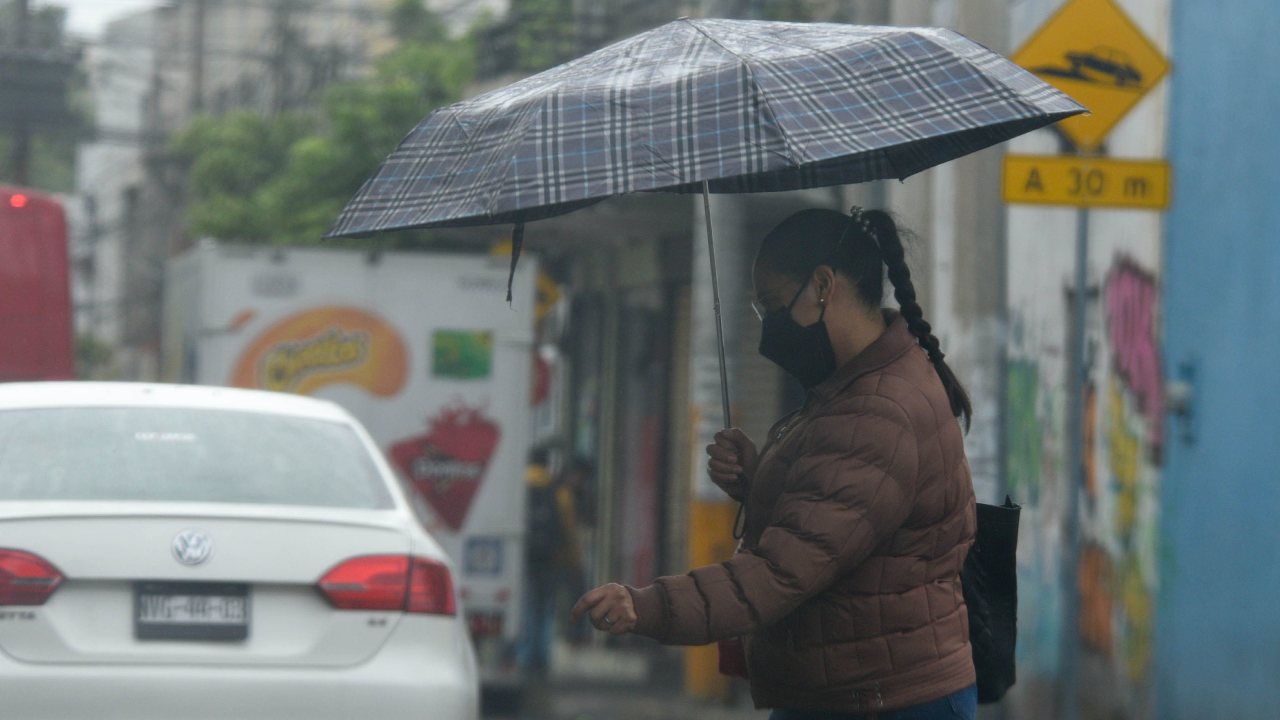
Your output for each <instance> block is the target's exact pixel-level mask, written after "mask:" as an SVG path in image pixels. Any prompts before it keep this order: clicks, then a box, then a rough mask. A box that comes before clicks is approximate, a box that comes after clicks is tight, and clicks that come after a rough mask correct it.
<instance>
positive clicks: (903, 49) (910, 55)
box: [329, 19, 1085, 236]
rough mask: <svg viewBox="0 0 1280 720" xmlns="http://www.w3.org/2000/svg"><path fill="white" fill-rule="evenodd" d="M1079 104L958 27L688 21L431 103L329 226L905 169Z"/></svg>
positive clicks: (383, 225) (523, 215)
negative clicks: (480, 91)
mask: <svg viewBox="0 0 1280 720" xmlns="http://www.w3.org/2000/svg"><path fill="white" fill-rule="evenodd" d="M1084 111H1085V109H1084V108H1083V107H1081V106H1080V105H1079V104H1077V103H1076V102H1075V101H1073V100H1071V99H1070V98H1069V97H1067V96H1066V95H1064V94H1062V93H1061V92H1059V91H1058V90H1056V89H1054V88H1053V87H1052V86H1050V85H1048V84H1046V83H1044V82H1042V81H1040V80H1039V79H1037V78H1036V77H1035V76H1033V75H1031V74H1030V73H1028V72H1026V71H1025V70H1023V69H1021V68H1019V67H1018V66H1017V65H1014V64H1013V63H1012V62H1010V61H1009V60H1007V59H1005V58H1003V57H1001V56H1000V55H998V54H996V53H993V52H991V51H990V50H988V49H986V48H984V47H982V46H981V45H978V44H977V43H974V42H973V41H971V40H969V39H967V38H965V37H963V36H961V35H959V34H957V33H955V32H952V31H950V30H945V29H935V28H897V27H867V26H854V25H836V24H799V23H775V22H758V21H744V20H691V19H681V20H677V21H675V22H672V23H668V24H667V25H663V26H661V27H659V28H656V29H654V30H651V31H649V32H646V33H642V34H640V35H637V36H635V37H632V38H630V39H627V40H623V41H621V42H619V43H616V44H614V45H611V46H609V47H606V48H604V49H602V50H599V51H597V52H595V53H592V54H590V55H587V56H584V57H582V58H579V59H577V60H574V61H571V62H569V63H566V64H564V65H560V66H557V67H555V68H552V69H550V70H547V71H546V72H543V73H540V74H538V75H534V76H532V77H529V78H527V79H525V80H522V81H520V82H517V83H514V84H512V85H509V86H507V87H505V88H502V89H499V90H495V91H493V92H490V93H487V94H484V95H481V96H478V97H476V98H473V99H471V100H467V101H464V102H460V103H457V104H454V105H451V106H449V107H445V108H442V109H440V110H438V111H436V112H434V113H432V114H431V115H430V116H428V117H427V118H426V119H425V120H423V121H422V122H421V123H420V124H419V125H418V126H417V127H416V128H414V129H413V131H412V132H410V133H409V135H408V136H407V137H406V138H405V139H404V141H403V142H402V143H401V144H400V147H399V148H397V149H396V151H395V152H393V153H392V154H391V156H390V157H389V158H388V159H387V160H386V162H385V163H383V165H382V167H381V168H379V170H378V171H377V173H376V174H375V175H374V176H373V177H371V178H370V179H369V180H368V181H366V183H365V184H364V186H363V187H362V188H361V189H360V191H359V192H358V193H357V194H356V196H355V197H354V198H353V199H352V200H351V201H350V202H349V203H348V205H347V207H346V208H345V209H344V210H343V212H342V214H341V215H340V216H339V217H338V219H337V221H336V222H335V224H334V225H333V227H332V228H331V229H330V231H329V235H330V236H337V235H361V234H366V233H371V232H376V231H380V230H394V229H408V228H426V227H444V226H459V225H486V224H494V223H506V222H514V223H521V222H525V221H529V220H536V219H539V218H545V217H551V216H553V215H558V214H561V213H565V212H569V211H571V210H574V209H577V208H580V207H583V206H585V205H588V204H590V203H593V202H597V201H599V200H603V199H605V198H608V197H610V196H613V195H619V194H623V193H630V192H637V191H676V192H690V191H700V190H703V189H704V185H703V183H706V186H705V188H706V189H708V190H710V191H711V192H732V193H738V192H761V191H776V190H795V189H801V188H810V187H821V186H827V185H839V184H846V183H855V182H863V181H867V180H878V179H886V178H898V179H901V178H905V177H907V176H909V175H912V174H914V173H917V172H920V171H921V170H925V169H927V168H929V167H932V166H934V165H937V164H940V163H943V162H946V161H948V160H951V159H954V158H957V157H960V156H962V155H965V154H968V153H970V152H973V151H975V150H980V149H982V148H985V147H988V146H990V145H994V144H996V143H999V142H1003V141H1005V140H1008V139H1009V138H1012V137H1015V136H1017V135H1020V134H1022V133H1025V132H1029V131H1031V130H1034V129H1036V128H1040V127H1043V126H1045V125H1049V124H1051V123H1053V122H1056V121H1058V120H1061V119H1063V118H1066V117H1069V116H1071V115H1075V114H1078V113H1082V112H1084Z"/></svg>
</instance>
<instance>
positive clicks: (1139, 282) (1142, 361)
mask: <svg viewBox="0 0 1280 720" xmlns="http://www.w3.org/2000/svg"><path fill="white" fill-rule="evenodd" d="M1157 293H1158V288H1157V287H1156V282H1155V276H1154V275H1152V274H1151V273H1149V272H1147V271H1145V270H1143V269H1142V268H1141V267H1139V266H1138V264H1137V263H1136V262H1135V261H1134V260H1132V259H1130V258H1128V257H1124V256H1121V257H1120V258H1119V259H1118V260H1117V262H1116V264H1115V266H1114V267H1113V268H1112V269H1111V272H1110V273H1109V274H1108V275H1107V286H1106V292H1105V297H1106V312H1107V339H1108V340H1109V341H1110V345H1111V353H1112V360H1113V365H1114V368H1115V372H1116V374H1117V375H1119V377H1120V378H1121V379H1122V380H1123V382H1124V385H1125V387H1126V390H1127V391H1128V392H1129V393H1130V394H1131V396H1132V397H1133V399H1134V400H1135V401H1136V404H1137V407H1138V408H1139V409H1140V410H1141V412H1142V416H1143V418H1145V419H1146V421H1147V436H1146V438H1147V445H1148V449H1149V450H1150V452H1151V453H1152V454H1153V457H1154V458H1155V459H1156V460H1157V461H1158V460H1159V457H1160V449H1161V444H1162V442H1163V439H1164V388H1163V379H1162V377H1163V373H1162V371H1161V368H1160V350H1159V344H1158V343H1159V338H1158V336H1157V333H1156V327H1157V324H1158V322H1159V317H1158V316H1157V315H1156V298H1157Z"/></svg>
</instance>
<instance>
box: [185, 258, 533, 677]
mask: <svg viewBox="0 0 1280 720" xmlns="http://www.w3.org/2000/svg"><path fill="white" fill-rule="evenodd" d="M536 267H537V266H536V259H534V258H530V259H529V261H527V262H523V263H521V266H520V268H519V270H518V272H517V273H516V276H515V283H514V290H515V295H514V297H515V301H514V302H513V303H512V304H511V305H510V306H508V305H507V303H506V301H505V298H506V289H507V277H508V271H509V269H510V267H509V260H508V259H506V258H497V257H491V256H485V255H463V254H435V253H407V252H365V251H355V250H343V249H312V248H296V249H293V248H291V249H275V248H262V247H246V246H233V245H223V244H217V243H213V242H203V243H201V244H199V245H198V246H196V247H195V248H193V249H192V250H190V251H189V252H187V253H186V254H184V255H182V256H180V257H178V258H175V259H174V260H172V261H171V262H170V265H169V268H168V275H167V283H166V291H165V321H164V334H163V343H164V352H163V356H164V376H165V378H166V379H167V380H170V381H173V382H194V383H200V384H208V385H225V386H234V387H247V388H259V389H266V390H274V391H279V392H286V393H299V394H305V395H314V396H318V397H323V398H326V399H329V400H333V401H335V402H337V403H339V404H340V405H342V406H343V407H345V408H347V409H348V410H349V411H350V412H352V413H353V414H355V415H356V417H358V418H359V419H360V420H361V421H362V422H363V423H364V424H365V425H366V426H367V427H368V429H369V431H370V433H371V434H372V435H373V437H374V439H375V440H377V442H378V443H379V445H380V446H381V447H382V449H383V451H384V452H385V453H386V455H387V458H388V459H389V460H390V462H391V464H392V465H394V466H395V467H396V468H397V469H398V470H399V472H400V474H401V476H402V478H403V480H404V482H405V483H406V484H407V485H408V486H409V487H411V488H412V490H413V492H412V493H411V497H413V498H414V499H415V503H416V505H417V508H418V510H419V516H420V517H421V518H422V521H423V523H424V525H426V527H427V528H428V530H430V532H431V533H432V534H433V535H434V536H435V537H436V538H437V539H438V540H439V541H440V543H441V544H442V545H443V546H444V548H445V549H446V551H447V552H448V553H449V554H450V556H451V557H452V559H453V561H454V564H455V566H456V568H457V571H458V575H459V577H458V584H459V587H460V594H461V596H462V601H463V611H464V612H465V613H466V614H467V618H468V620H469V622H470V623H471V627H472V631H473V634H474V635H475V636H476V639H477V646H478V650H479V656H480V658H481V664H482V668H483V670H484V673H485V677H486V679H487V681H488V682H490V683H491V684H496V685H501V684H509V683H510V682H513V681H514V679H515V678H516V675H515V674H514V671H513V670H511V669H510V668H509V667H508V665H509V664H508V663H507V661H506V658H509V656H510V653H509V652H507V651H508V650H509V649H510V645H511V643H513V642H514V640H515V638H516V636H517V633H518V631H519V627H518V626H519V622H520V611H519V608H520V603H521V594H522V593H521V586H522V579H523V567H522V565H523V559H524V558H523V556H524V553H523V539H524V533H525V511H524V507H525V497H526V487H525V468H526V463H527V460H528V447H529V433H530V422H531V420H530V400H529V398H530V393H531V389H530V378H531V374H532V371H531V368H532V365H533V341H534V337H533V328H534V323H533V306H534V285H535V278H536V271H537V270H536Z"/></svg>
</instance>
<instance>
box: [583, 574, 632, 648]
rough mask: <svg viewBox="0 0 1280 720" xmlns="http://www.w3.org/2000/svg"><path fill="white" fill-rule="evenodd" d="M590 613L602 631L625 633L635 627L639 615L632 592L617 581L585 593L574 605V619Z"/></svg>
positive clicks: (596, 626)
mask: <svg viewBox="0 0 1280 720" xmlns="http://www.w3.org/2000/svg"><path fill="white" fill-rule="evenodd" d="M584 615H589V616H590V618H591V624H592V625H593V626H595V629H597V630H599V631H601V632H607V633H609V634H610V635H623V634H625V633H629V632H631V631H632V630H634V629H635V627H636V623H637V622H638V621H639V617H638V616H637V615H636V606H635V603H633V602H632V600H631V592H630V591H629V590H627V589H626V588H625V587H623V586H621V585H619V584H617V583H609V584H608V585H601V586H600V587H598V588H596V589H595V590H592V591H591V592H588V593H587V594H586V595H583V596H582V598H581V599H580V600H578V602H577V604H576V605H574V606H573V620H574V622H577V621H579V620H581V619H582V617H583V616H584Z"/></svg>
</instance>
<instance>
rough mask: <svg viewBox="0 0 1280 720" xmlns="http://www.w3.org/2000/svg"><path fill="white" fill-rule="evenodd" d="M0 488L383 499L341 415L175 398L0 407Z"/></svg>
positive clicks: (331, 502)
mask: <svg viewBox="0 0 1280 720" xmlns="http://www.w3.org/2000/svg"><path fill="white" fill-rule="evenodd" d="M0 500H117V501H161V502H210V503H249V504H262V505H309V506H318V507H341V508H363V509H382V508H389V507H392V500H391V497H390V494H389V493H388V491H387V487H386V485H385V483H384V481H383V480H382V477H381V476H380V475H379V474H378V471H377V467H376V466H375V465H374V463H373V460H372V458H371V457H370V456H369V452H368V450H367V449H366V447H365V445H364V444H363V443H361V442H360V438H359V436H358V435H356V433H355V432H354V431H353V430H352V429H351V428H350V427H349V426H347V425H343V424H341V423H336V422H330V421H325V420H315V419H309V418H299V417H289V416H284V415H269V414H263V413H251V412H236V411H226V410H208V409H186V408H53V409H44V408H41V409H24V410H7V411H3V412H0Z"/></svg>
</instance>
